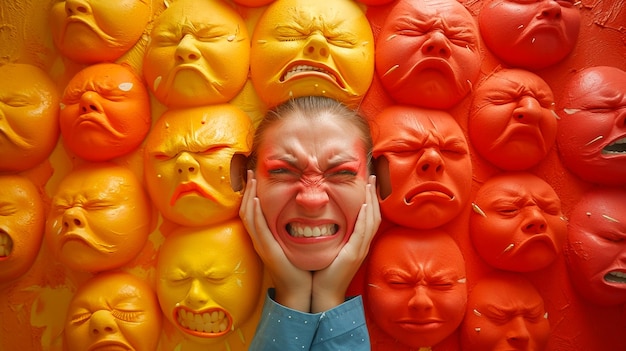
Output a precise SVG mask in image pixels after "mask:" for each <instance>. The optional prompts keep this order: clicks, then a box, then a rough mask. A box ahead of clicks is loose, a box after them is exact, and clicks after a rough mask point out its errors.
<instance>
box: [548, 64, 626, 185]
mask: <svg viewBox="0 0 626 351" xmlns="http://www.w3.org/2000/svg"><path fill="white" fill-rule="evenodd" d="M565 91H566V95H565V96H564V98H563V99H561V102H560V106H559V108H558V113H559V116H560V117H561V119H560V120H559V122H558V134H557V146H558V148H559V155H560V156H561V160H562V161H563V164H564V165H565V167H566V168H567V169H569V170H570V171H571V172H572V173H574V174H576V175H577V176H578V177H580V178H582V179H583V180H585V181H588V182H592V183H598V184H604V185H621V184H626V146H625V145H626V123H625V121H626V71H623V70H620V69H618V68H615V67H608V66H597V67H590V68H587V69H585V70H582V71H580V72H579V73H578V74H576V75H575V76H574V77H573V78H572V80H571V81H570V82H569V84H568V85H567V86H566V87H565Z"/></svg>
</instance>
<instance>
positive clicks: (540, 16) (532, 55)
mask: <svg viewBox="0 0 626 351" xmlns="http://www.w3.org/2000/svg"><path fill="white" fill-rule="evenodd" d="M478 24H479V28H480V34H481V36H482V38H483V39H484V41H485V45H487V47H488V48H489V50H490V51H491V52H493V53H494V54H495V55H496V56H497V57H498V58H499V59H500V60H502V61H504V62H505V63H507V64H508V65H511V66H513V67H521V68H526V69H531V70H536V69H542V68H546V67H548V66H551V65H553V64H555V63H557V62H560V61H562V60H563V59H564V58H565V57H566V56H567V55H568V54H569V53H570V52H571V51H572V50H573V49H574V46H575V45H576V41H577V40H578V32H579V29H580V12H579V10H578V7H577V6H575V5H574V1H573V0H562V1H552V0H540V1H526V0H491V1H486V2H485V3H484V4H483V6H482V9H481V10H480V14H479V16H478Z"/></svg>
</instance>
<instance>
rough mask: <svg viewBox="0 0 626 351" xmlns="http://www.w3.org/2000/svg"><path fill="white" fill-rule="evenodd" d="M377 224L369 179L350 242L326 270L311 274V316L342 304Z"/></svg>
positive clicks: (377, 208)
mask: <svg viewBox="0 0 626 351" xmlns="http://www.w3.org/2000/svg"><path fill="white" fill-rule="evenodd" d="M380 222H381V215H380V206H379V204H378V197H377V196H376V177H375V176H373V175H371V176H370V177H369V179H368V183H367V185H366V186H365V203H364V204H363V205H362V206H361V210H360V211H359V215H358V217H357V220H356V224H355V226H354V232H353V233H352V235H351V236H350V239H349V240H348V242H346V244H345V245H344V247H343V248H342V249H341V251H340V252H339V254H338V255H337V257H336V258H335V260H334V261H333V262H332V263H331V264H330V265H329V266H328V267H326V268H324V269H323V270H320V271H317V272H314V273H313V287H312V289H313V291H312V292H311V312H313V313H315V312H322V311H326V310H329V309H331V308H333V307H335V306H338V305H340V304H341V303H343V302H344V300H345V293H346V290H347V289H348V286H349V285H350V282H351V281H352V278H353V277H354V275H355V274H356V272H357V271H358V270H359V267H360V266H361V264H362V263H363V260H364V259H365V257H366V256H367V253H368V251H369V247H370V244H371V242H372V239H373V238H374V234H376V232H377V231H378V226H379V225H380Z"/></svg>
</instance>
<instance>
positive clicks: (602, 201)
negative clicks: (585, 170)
mask: <svg viewBox="0 0 626 351" xmlns="http://www.w3.org/2000/svg"><path fill="white" fill-rule="evenodd" d="M625 202H626V191H624V190H623V189H614V188H601V189H596V190H590V191H588V192H587V193H585V194H584V195H583V197H582V198H581V200H579V202H577V203H576V205H575V207H574V209H573V210H572V213H571V214H570V220H569V227H568V235H567V255H566V258H567V262H568V265H567V268H568V270H569V273H570V277H571V280H572V283H573V285H574V288H575V289H576V290H577V291H578V293H579V294H580V295H581V296H583V297H584V298H585V299H586V300H587V301H589V302H591V303H593V304H596V305H605V306H617V305H623V304H624V303H626V279H625V278H626V244H625V242H626V241H624V240H625V239H626V215H624V211H623V209H624V205H625Z"/></svg>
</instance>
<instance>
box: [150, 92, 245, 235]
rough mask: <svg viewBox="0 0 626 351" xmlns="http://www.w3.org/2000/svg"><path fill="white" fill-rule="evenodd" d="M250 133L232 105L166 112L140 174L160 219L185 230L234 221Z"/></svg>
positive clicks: (239, 199)
mask: <svg viewBox="0 0 626 351" xmlns="http://www.w3.org/2000/svg"><path fill="white" fill-rule="evenodd" d="M253 134H254V130H253V127H252V123H251V121H250V118H249V117H248V116H247V115H246V114H245V113H244V112H243V111H242V110H240V109H239V108H237V107H235V106H234V105H228V104H222V105H211V106H204V107H197V108H189V109H174V110H168V111H167V112H166V113H165V114H163V115H162V116H161V117H160V118H159V120H158V121H157V122H156V124H155V125H154V127H153V128H152V131H151V132H150V135H149V136H148V138H147V141H146V147H145V154H144V155H145V156H144V165H145V169H144V173H145V178H146V184H147V188H148V192H149V194H150V197H151V198H152V201H153V202H154V204H155V205H156V207H157V208H158V209H159V211H160V212H161V214H162V215H163V217H164V218H166V219H168V220H170V221H172V222H174V223H177V224H181V225H185V226H200V225H211V224H215V223H219V222H222V221H224V220H226V219H230V218H234V217H237V212H238V211H239V205H240V204H241V198H242V192H241V190H242V187H243V185H242V182H243V176H242V172H243V169H244V166H245V165H244V160H245V156H246V155H248V154H249V151H250V145H251V143H252V136H253Z"/></svg>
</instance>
